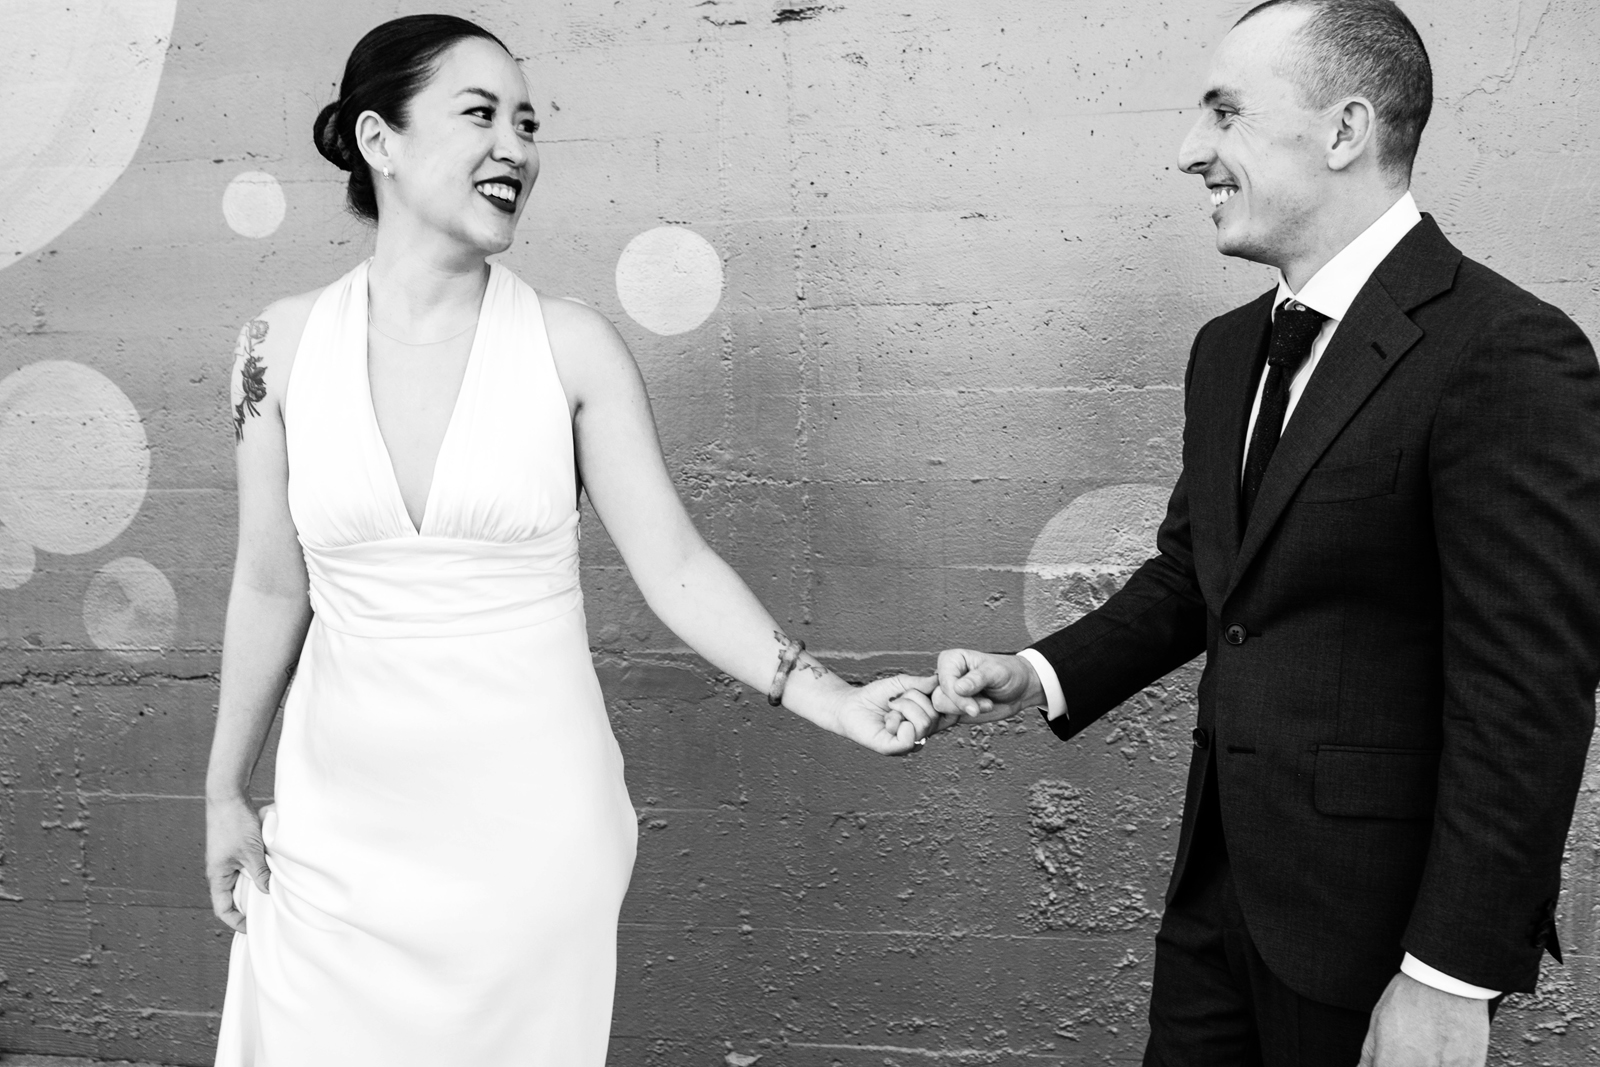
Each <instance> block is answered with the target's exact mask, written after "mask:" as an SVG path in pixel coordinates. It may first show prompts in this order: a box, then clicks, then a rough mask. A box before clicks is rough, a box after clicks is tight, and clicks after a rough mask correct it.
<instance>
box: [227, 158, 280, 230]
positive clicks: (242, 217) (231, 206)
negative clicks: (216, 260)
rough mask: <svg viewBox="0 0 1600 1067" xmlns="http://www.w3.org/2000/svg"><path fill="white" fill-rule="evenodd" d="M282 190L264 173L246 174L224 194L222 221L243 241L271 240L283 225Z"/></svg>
mask: <svg viewBox="0 0 1600 1067" xmlns="http://www.w3.org/2000/svg"><path fill="white" fill-rule="evenodd" d="M284 210H285V205H284V202H283V186H281V185H279V184H278V179H276V178H274V177H273V176H272V175H270V174H268V173H267V172H266V171H261V170H247V171H245V172H244V173H243V174H240V175H238V176H236V177H235V178H234V179H233V181H231V182H229V183H228V188H227V189H226V190H224V192H223V194H222V217H223V218H225V219H227V220H228V226H229V227H230V228H232V230H233V232H234V233H236V234H239V235H240V236H241V237H270V236H271V235H272V234H273V233H274V232H275V231H276V230H277V229H278V227H279V226H281V225H282V224H283V213H284Z"/></svg>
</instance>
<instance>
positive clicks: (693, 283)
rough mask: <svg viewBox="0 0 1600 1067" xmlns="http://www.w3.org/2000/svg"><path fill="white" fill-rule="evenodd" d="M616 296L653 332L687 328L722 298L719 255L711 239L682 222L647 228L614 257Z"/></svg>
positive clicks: (703, 318)
mask: <svg viewBox="0 0 1600 1067" xmlns="http://www.w3.org/2000/svg"><path fill="white" fill-rule="evenodd" d="M617 297H618V299H620V300H621V301H622V307H623V310H625V311H626V312H627V313H628V315H629V316H630V317H631V318H632V319H633V321H634V322H637V323H638V324H639V325H640V326H643V327H644V328H645V329H647V330H650V331H651V332H652V333H659V334H662V335H665V336H671V335H672V334H677V333H688V332H689V331H690V330H692V329H694V328H695V327H697V326H699V325H700V324H701V323H703V322H705V321H706V319H708V318H710V317H711V313H712V312H713V311H715V310H717V303H718V302H719V301H720V300H721V299H722V257H720V256H718V255H717V250H716V249H715V248H712V247H711V242H709V241H707V240H706V239H705V238H704V237H701V236H700V235H699V234H697V233H695V232H694V231H693V230H686V229H684V228H683V227H682V226H657V227H656V228H655V229H653V230H646V231H645V232H644V233H641V234H640V235H639V236H637V237H635V238H634V239H633V240H631V241H629V242H628V247H626V248H624V249H623V250H622V255H621V256H620V257H618V259H617Z"/></svg>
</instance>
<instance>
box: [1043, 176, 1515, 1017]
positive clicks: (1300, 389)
mask: <svg viewBox="0 0 1600 1067" xmlns="http://www.w3.org/2000/svg"><path fill="white" fill-rule="evenodd" d="M1421 221H1422V213H1421V212H1419V211H1418V210H1417V202H1416V200H1414V199H1413V198H1412V196H1411V194H1410V193H1409V192H1407V193H1406V194H1405V195H1404V196H1402V197H1401V198H1400V199H1399V200H1396V201H1395V202H1394V204H1393V206H1391V207H1390V208H1389V210H1388V211H1385V212H1384V213H1383V214H1382V215H1380V216H1379V217H1378V220H1377V221H1376V222H1374V223H1373V224H1372V225H1371V226H1368V227H1367V228H1366V229H1365V230H1363V231H1361V234H1360V236H1358V237H1357V238H1356V239H1355V240H1353V241H1351V242H1350V243H1349V244H1347V245H1345V246H1344V247H1343V248H1342V249H1340V250H1339V253H1338V254H1337V255H1335V256H1334V257H1333V258H1332V259H1330V260H1328V262H1327V263H1325V264H1323V265H1322V269H1321V270H1319V271H1317V273H1315V274H1313V275H1312V276H1311V278H1310V279H1309V280H1308V281H1307V282H1306V284H1305V286H1304V287H1302V288H1301V290H1300V291H1299V292H1298V293H1296V292H1295V291H1294V290H1292V289H1290V288H1289V282H1288V280H1287V279H1286V278H1284V277H1283V275H1282V274H1281V273H1280V274H1279V275H1278V293H1277V296H1275V297H1274V298H1273V301H1272V308H1273V314H1274V316H1276V314H1277V309H1278V308H1280V307H1282V306H1283V302H1284V301H1285V300H1297V301H1299V302H1300V303H1302V304H1304V305H1305V306H1306V307H1308V308H1311V309H1312V310H1313V311H1319V312H1321V313H1322V314H1323V315H1326V316H1327V321H1326V322H1324V323H1323V324H1322V329H1321V330H1320V331H1319V332H1318V333H1317V339H1316V340H1315V341H1313V342H1312V343H1311V355H1310V356H1309V357H1308V358H1307V359H1306V361H1305V363H1304V364H1302V365H1301V367H1300V369H1299V370H1298V371H1296V372H1295V376H1294V378H1293V379H1292V380H1291V381H1290V382H1289V404H1288V407H1287V409H1286V410H1285V411H1284V413H1283V425H1284V426H1285V427H1287V426H1288V425H1289V419H1290V417H1291V416H1293V415H1294V409H1295V405H1296V404H1298V403H1299V402H1300V397H1301V396H1302V395H1304V393H1305V391H1306V383H1307V382H1309V381H1310V380H1311V375H1312V374H1314V373H1316V369H1317V364H1318V363H1320V362H1321V361H1322V353H1324V352H1326V351H1327V350H1328V342H1329V341H1331V340H1332V339H1333V334H1334V331H1336V330H1338V328H1339V322H1340V321H1341V320H1342V319H1343V318H1344V317H1345V316H1346V315H1347V314H1349V312H1350V305H1351V304H1353V303H1355V299H1356V294H1357V293H1359V292H1361V287H1362V286H1364V285H1366V284H1367V280H1368V279H1369V278H1371V277H1372V272H1373V271H1375V270H1377V269H1378V264H1380V263H1382V262H1383V261H1384V259H1385V258H1387V257H1388V255H1389V253H1390V252H1393V251H1394V248H1395V246H1396V245H1398V244H1399V243H1400V241H1401V239H1402V238H1404V237H1405V235H1406V234H1408V233H1410V232H1411V228H1412V227H1413V226H1415V225H1416V224H1417V223H1419V222H1421ZM1266 387H1267V376H1266V373H1265V368H1263V373H1262V375H1261V380H1260V381H1259V382H1257V384H1256V398H1255V402H1254V403H1253V404H1251V406H1250V423H1249V425H1248V426H1247V427H1246V430H1245V436H1244V439H1245V440H1246V441H1248V440H1250V436H1251V435H1252V434H1253V433H1255V428H1256V419H1257V417H1258V416H1259V415H1260V414H1261V396H1262V393H1263V392H1264V391H1265V390H1266ZM1245 458H1246V457H1245V456H1240V457H1239V477H1240V479H1241V480H1242V479H1243V477H1244V464H1245ZM1017 655H1019V656H1021V657H1022V659H1023V660H1025V661H1026V662H1027V663H1028V665H1029V666H1031V667H1032V668H1033V670H1034V673H1035V674H1037V675H1038V676H1039V685H1040V688H1042V689H1043V690H1044V695H1045V699H1046V701H1047V706H1046V710H1045V714H1046V715H1047V717H1049V718H1050V719H1056V718H1058V717H1060V716H1062V715H1065V714H1066V713H1067V698H1066V694H1064V693H1063V692H1062V691H1061V680H1060V679H1059V678H1057V677H1056V672H1055V668H1054V667H1051V666H1050V661H1049V660H1047V659H1045V658H1044V656H1043V655H1042V654H1040V653H1039V652H1038V650H1036V649H1032V648H1025V649H1023V650H1022V651H1021V652H1019V653H1017ZM1400 970H1401V971H1402V972H1403V973H1404V974H1406V975H1408V976H1410V977H1412V978H1415V979H1416V980H1417V981H1419V982H1422V983H1424V984H1426V985H1430V986H1433V987H1434V988H1435V989H1441V990H1443V991H1444V992H1446V993H1454V994H1455V995H1457V996H1461V997H1474V998H1477V999H1479V1000H1488V999H1489V998H1491V997H1497V996H1499V995H1500V992H1499V990H1495V989H1484V988H1483V987H1482V986H1475V985H1469V984H1468V983H1466V982H1463V981H1460V980H1459V979H1456V978H1452V977H1450V976H1449V975H1447V974H1444V973H1443V972H1441V971H1438V970H1436V969H1434V968H1432V967H1430V966H1428V965H1427V964H1426V963H1423V962H1422V961H1421V960H1419V959H1417V958H1416V957H1415V956H1413V955H1411V954H1410V953H1409V952H1408V953H1406V956H1405V959H1404V960H1403V961H1401V964H1400Z"/></svg>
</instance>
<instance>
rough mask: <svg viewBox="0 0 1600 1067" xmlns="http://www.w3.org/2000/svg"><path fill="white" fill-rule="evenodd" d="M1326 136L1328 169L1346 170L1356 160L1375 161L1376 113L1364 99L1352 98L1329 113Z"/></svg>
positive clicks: (1376, 144)
mask: <svg viewBox="0 0 1600 1067" xmlns="http://www.w3.org/2000/svg"><path fill="white" fill-rule="evenodd" d="M1332 118H1333V127H1332V129H1331V131H1330V132H1329V135H1328V169H1329V170H1346V169H1348V168H1349V167H1350V166H1351V164H1353V163H1355V162H1356V160H1358V159H1362V158H1364V157H1373V158H1376V156H1377V151H1378V109H1377V108H1375V107H1373V106H1372V101H1370V100H1368V99H1367V98H1366V97H1364V96H1352V97H1350V98H1349V99H1348V100H1345V101H1344V102H1343V103H1341V104H1339V105H1338V107H1337V108H1336V109H1335V110H1334V111H1333V112H1332Z"/></svg>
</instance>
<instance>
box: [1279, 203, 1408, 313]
mask: <svg viewBox="0 0 1600 1067" xmlns="http://www.w3.org/2000/svg"><path fill="white" fill-rule="evenodd" d="M1409 191H1410V189H1409V187H1407V186H1401V187H1399V188H1397V189H1396V188H1385V189H1383V190H1382V192H1381V193H1380V194H1378V195H1373V196H1366V197H1362V198H1361V199H1359V200H1356V201H1354V202H1352V203H1350V204H1346V205H1330V208H1334V209H1333V210H1329V211H1328V212H1326V213H1325V216H1324V219H1323V220H1322V225H1320V226H1319V227H1318V228H1317V229H1316V231H1315V233H1314V235H1312V237H1311V240H1310V241H1309V242H1308V246H1307V247H1306V248H1305V249H1304V250H1303V252H1302V253H1301V254H1299V255H1297V256H1295V257H1294V258H1293V259H1291V260H1289V261H1287V262H1284V263H1275V264H1273V266H1276V267H1277V268H1278V269H1279V270H1280V271H1282V272H1283V280H1284V281H1285V282H1286V283H1288V286H1289V289H1290V291H1291V292H1295V293H1298V292H1299V291H1300V290H1301V289H1304V288H1305V285H1306V283H1307V282H1309V281H1310V280H1311V279H1312V278H1313V277H1315V276H1316V273H1317V271H1319V270H1321V269H1322V268H1323V267H1325V266H1327V265H1328V261H1329V260H1331V259H1333V257H1334V256H1336V255H1338V254H1339V253H1340V252H1342V251H1344V249H1345V248H1346V247H1347V246H1348V245H1349V244H1350V242H1351V241H1354V240H1355V239H1356V238H1357V237H1360V236H1361V235H1362V234H1363V233H1366V232H1367V230H1368V229H1370V228H1371V227H1372V224H1373V223H1374V222H1377V221H1378V220H1379V219H1381V218H1382V217H1383V216H1384V214H1385V213H1386V212H1388V210H1389V209H1390V208H1392V207H1394V206H1395V204H1397V203H1399V202H1400V198H1401V197H1403V196H1405V195H1406V193H1407V192H1409Z"/></svg>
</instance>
